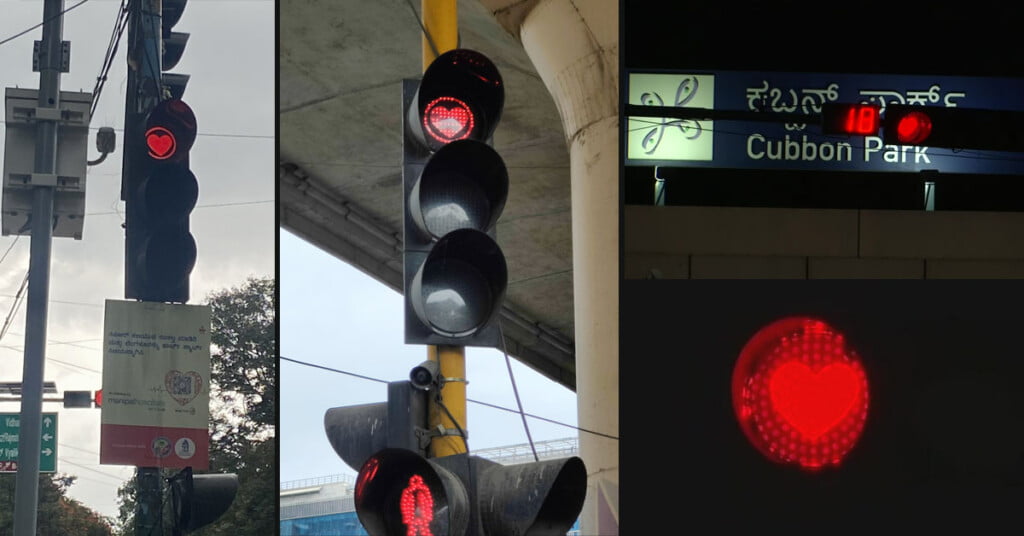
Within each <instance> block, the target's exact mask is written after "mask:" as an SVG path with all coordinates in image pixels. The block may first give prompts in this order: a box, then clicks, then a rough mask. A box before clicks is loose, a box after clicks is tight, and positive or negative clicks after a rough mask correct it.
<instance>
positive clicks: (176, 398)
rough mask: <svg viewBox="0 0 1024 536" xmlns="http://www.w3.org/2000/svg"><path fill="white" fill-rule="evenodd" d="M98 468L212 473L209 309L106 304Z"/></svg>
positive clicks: (120, 302)
mask: <svg viewBox="0 0 1024 536" xmlns="http://www.w3.org/2000/svg"><path fill="white" fill-rule="evenodd" d="M103 330H104V334H103V406H102V409H101V413H100V463H101V464H114V465H135V466H139V467H192V468H194V469H206V468H207V467H208V466H209V445H210V441H209V432H208V426H209V423H208V420H209V414H210V395H209V387H210V308H209V306H205V305H177V304H165V303H154V302H137V301H118V300H107V302H106V312H105V316H104V326H103Z"/></svg>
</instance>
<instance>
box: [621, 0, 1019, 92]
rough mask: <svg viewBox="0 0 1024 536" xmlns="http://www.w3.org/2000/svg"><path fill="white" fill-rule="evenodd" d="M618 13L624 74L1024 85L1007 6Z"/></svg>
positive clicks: (663, 5)
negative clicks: (915, 77)
mask: <svg viewBox="0 0 1024 536" xmlns="http://www.w3.org/2000/svg"><path fill="white" fill-rule="evenodd" d="M623 4H624V5H623V9H624V13H623V16H622V21H621V22H622V24H623V35H622V53H623V61H624V62H625V67H626V68H627V69H628V68H639V67H642V68H666V69H686V68H701V69H718V70H762V69H763V70H777V71H811V72H850V73H873V72H878V73H902V74H936V75H964V76H1022V75H1024V54H1022V53H1021V52H1022V49H1024V45H1022V44H1021V41H1020V39H1019V32H1020V23H1021V20H1022V17H1021V13H1020V10H1019V7H1014V6H1012V5H1011V4H1009V3H1008V4H1005V7H1000V8H996V9H991V10H988V11H984V12H979V11H972V10H971V9H970V6H969V5H968V4H964V3H952V2H950V3H945V4H944V3H921V2H887V3H885V4H879V5H865V4H873V3H863V2H847V3H832V4H830V3H827V2H807V1H802V2H770V3H768V2H756V3H749V2H650V1H638V0H630V1H627V2H624V3H623ZM751 4H753V5H751Z"/></svg>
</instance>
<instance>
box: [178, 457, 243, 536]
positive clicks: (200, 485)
mask: <svg viewBox="0 0 1024 536" xmlns="http://www.w3.org/2000/svg"><path fill="white" fill-rule="evenodd" d="M170 487H171V501H172V507H173V509H174V511H173V513H172V516H173V520H172V521H173V525H174V529H173V530H174V536H181V535H182V534H187V533H189V532H193V531H195V530H198V529H200V528H202V527H205V526H206V525H209V524H210V523H213V522H214V521H216V520H217V519H218V518H220V516H222V515H224V513H225V512H227V511H228V508H230V507H231V503H232V502H234V500H235V495H236V494H237V493H238V475H235V474H233V473H218V474H204V475H193V474H192V468H191V467H186V468H185V469H183V470H181V471H180V472H179V473H178V474H177V475H175V476H173V477H171V479H170Z"/></svg>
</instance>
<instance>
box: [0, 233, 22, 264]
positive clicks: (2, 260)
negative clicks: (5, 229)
mask: <svg viewBox="0 0 1024 536" xmlns="http://www.w3.org/2000/svg"><path fill="white" fill-rule="evenodd" d="M19 237H21V235H20V234H19V235H14V240H13V241H11V245H10V246H8V247H7V251H5V252H4V254H3V256H2V257H0V264H3V262H4V259H6V258H7V254H8V253H10V252H11V250H12V249H14V244H17V243H18V238H19Z"/></svg>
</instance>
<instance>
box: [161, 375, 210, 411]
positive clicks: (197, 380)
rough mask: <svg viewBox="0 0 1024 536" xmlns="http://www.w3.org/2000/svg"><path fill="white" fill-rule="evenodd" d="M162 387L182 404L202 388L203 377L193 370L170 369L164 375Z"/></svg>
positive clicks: (191, 398) (190, 399)
mask: <svg viewBox="0 0 1024 536" xmlns="http://www.w3.org/2000/svg"><path fill="white" fill-rule="evenodd" d="M164 387H165V388H166V389H167V394H169V395H171V398H173V399H174V400H176V401H177V402H178V403H179V404H181V405H182V406H184V405H185V404H188V403H189V402H191V401H192V400H193V399H195V397H196V396H198V395H199V393H200V392H201V391H202V390H203V378H202V377H201V376H200V375H199V373H198V372H196V371H194V370H190V371H188V372H182V371H180V370H171V371H168V372H167V374H166V375H164Z"/></svg>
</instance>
